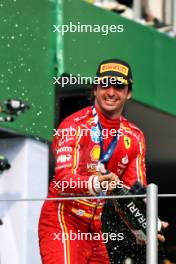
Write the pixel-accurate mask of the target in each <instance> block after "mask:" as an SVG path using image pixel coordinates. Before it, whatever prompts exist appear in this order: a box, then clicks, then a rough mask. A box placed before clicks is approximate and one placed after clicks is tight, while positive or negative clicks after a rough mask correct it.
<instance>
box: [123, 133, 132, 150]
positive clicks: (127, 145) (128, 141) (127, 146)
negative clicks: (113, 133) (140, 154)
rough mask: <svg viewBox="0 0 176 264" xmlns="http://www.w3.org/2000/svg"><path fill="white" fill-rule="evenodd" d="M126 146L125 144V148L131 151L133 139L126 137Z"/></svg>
mask: <svg viewBox="0 0 176 264" xmlns="http://www.w3.org/2000/svg"><path fill="white" fill-rule="evenodd" d="M124 144H125V148H126V149H129V148H130V147H131V138H129V137H127V136H124Z"/></svg>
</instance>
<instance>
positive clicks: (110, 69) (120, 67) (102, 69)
mask: <svg viewBox="0 0 176 264" xmlns="http://www.w3.org/2000/svg"><path fill="white" fill-rule="evenodd" d="M96 75H97V77H98V78H99V79H100V80H101V79H104V78H112V77H113V78H114V77H115V78H116V79H117V80H121V82H122V84H123V85H129V84H132V83H133V80H132V72H131V67H130V65H129V64H128V63H127V62H125V61H123V60H120V59H109V60H106V61H103V62H101V63H100V64H99V66H98V69H97V73H96Z"/></svg>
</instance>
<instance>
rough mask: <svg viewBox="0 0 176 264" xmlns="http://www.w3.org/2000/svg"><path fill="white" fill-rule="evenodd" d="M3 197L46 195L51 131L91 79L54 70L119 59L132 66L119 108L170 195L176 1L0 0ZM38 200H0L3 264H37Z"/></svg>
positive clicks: (84, 99) (175, 120)
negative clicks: (64, 28)
mask: <svg viewBox="0 0 176 264" xmlns="http://www.w3.org/2000/svg"><path fill="white" fill-rule="evenodd" d="M0 21H1V23H0V58H1V64H0V199H1V200H6V199H12V200H15V199H16V200H18V199H25V198H28V199H30V198H32V199H34V198H44V197H46V195H47V190H48V183H49V180H50V179H51V178H52V177H53V175H54V159H53V155H52V153H51V148H50V144H51V142H52V137H53V134H54V131H53V129H54V128H57V126H58V124H59V123H60V122H61V121H62V120H63V119H64V118H65V117H66V116H68V115H69V114H71V113H73V112H74V111H76V110H79V109H81V108H83V107H84V106H87V105H89V104H90V98H91V90H92V85H91V84H86V85H85V84H75V85H71V84H68V85H65V87H62V85H61V84H59V83H57V82H56V83H55V84H54V80H53V77H61V78H62V77H64V76H70V75H73V76H78V74H79V75H80V76H82V77H83V76H91V77H92V78H93V77H94V76H95V72H96V68H97V65H98V64H99V62H100V61H103V60H105V59H109V58H121V59H124V60H126V61H128V62H129V64H130V65H131V67H132V71H133V78H134V86H133V99H132V100H131V101H130V102H129V103H128V104H127V106H126V108H125V111H124V115H125V116H126V117H127V118H128V119H129V120H130V121H132V122H134V123H136V124H137V125H138V126H139V127H140V128H141V129H142V130H143V131H144V134H145V137H146V144H147V156H146V163H147V175H148V182H149V183H150V182H154V183H156V184H157V185H158V188H159V193H173V194H176V189H175V184H176V89H175V83H176V74H175V69H176V38H175V37H176V1H174V0H167V1H166V0H156V1H151V0H133V1H132V0H128V1H125V0H124V1H123V0H120V1H93V0H90V1H83V0H63V1H62V0H57V1H56V0H38V1H33V0H1V3H0ZM70 22H72V24H74V25H78V24H79V23H80V24H82V25H92V26H95V25H99V26H100V27H101V26H103V25H109V26H111V25H123V28H124V31H123V32H121V33H120V32H118V33H117V32H108V34H107V35H103V34H102V32H67V33H65V34H61V32H57V31H56V32H54V26H53V25H68V24H69V23H70ZM41 204H42V202H40V201H31V202H15V201H13V202H5V201H4V202H0V219H1V221H0V260H1V262H0V263H3V264H9V263H12V261H13V263H14V264H17V263H18V264H27V263H40V257H39V250H38V241H37V239H38V238H37V223H38V216H39V213H40V208H41ZM175 207H176V198H167V199H166V198H160V199H159V215H160V218H162V219H163V220H167V221H169V222H170V227H169V228H168V230H167V231H166V243H165V247H166V249H167V251H168V252H169V256H171V257H170V258H171V260H172V262H168V263H175V262H176V239H175V237H176V217H175V216H176V213H175V210H174V208H175Z"/></svg>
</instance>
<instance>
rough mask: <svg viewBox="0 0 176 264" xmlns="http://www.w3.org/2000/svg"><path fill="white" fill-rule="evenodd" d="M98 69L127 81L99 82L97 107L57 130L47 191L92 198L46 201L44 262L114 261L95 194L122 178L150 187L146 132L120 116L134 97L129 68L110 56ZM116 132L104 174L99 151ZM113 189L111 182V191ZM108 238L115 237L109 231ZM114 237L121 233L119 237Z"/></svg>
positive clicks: (41, 223) (129, 183)
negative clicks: (53, 164) (148, 181)
mask: <svg viewBox="0 0 176 264" xmlns="http://www.w3.org/2000/svg"><path fill="white" fill-rule="evenodd" d="M102 69H104V71H103V70H102ZM125 70H126V71H128V74H127V75H126V72H125ZM98 72H99V74H98V73H97V75H98V76H99V77H102V76H101V74H102V72H103V73H104V74H105V75H104V76H108V78H109V76H116V78H117V79H118V77H122V76H123V78H124V83H122V84H119V83H118V84H117V85H114V84H113V85H111V84H108V86H107V87H103V85H102V83H100V84H98V85H97V86H96V88H94V95H95V105H94V106H93V107H91V106H89V107H86V108H84V109H82V110H80V111H78V112H76V113H74V114H72V115H71V116H69V117H67V118H66V119H65V120H64V121H63V122H62V123H61V124H60V126H59V128H58V129H57V131H55V135H54V140H53V151H54V154H55V157H56V169H55V177H54V179H53V180H52V182H51V184H50V188H49V195H48V197H50V198H51V197H52V198H58V197H65V196H67V197H68V196H69V197H70V196H92V199H86V197H85V198H84V199H83V198H82V199H75V200H64V199H63V200H59V201H56V200H55V201H54V200H53V201H45V203H44V205H43V208H42V212H41V216H40V221H39V242H40V253H41V257H42V263H43V264H60V263H61V264H62V263H65V264H88V263H89V264H93V263H94V264H95V263H104V264H108V263H110V262H109V257H108V254H107V251H106V244H105V242H106V241H105V236H104V234H102V233H101V213H102V207H103V204H104V200H102V199H98V198H97V197H96V199H95V198H93V196H98V195H99V194H101V193H102V190H103V186H105V185H104V183H105V182H106V183H107V182H108V184H109V183H112V182H113V181H115V183H116V184H117V183H118V184H119V183H120V182H121V184H123V186H125V187H127V188H129V187H130V186H132V185H133V184H134V182H136V180H138V181H141V182H142V183H143V184H144V185H146V174H145V143H144V136H143V133H142V132H141V130H140V129H139V128H137V127H136V126H135V125H133V124H132V123H130V122H128V121H127V120H126V119H125V118H124V117H122V116H121V112H122V110H123V107H124V104H125V102H126V100H128V99H129V98H130V96H131V89H130V88H129V87H130V85H129V84H131V81H130V80H131V78H132V76H131V71H130V67H129V65H128V64H127V63H125V62H123V61H121V60H108V61H105V62H103V63H101V64H100V66H99V70H98ZM124 73H125V74H124ZM98 124H101V138H100V135H98V134H96V132H97V130H98V129H99V128H98ZM117 132H118V133H117ZM115 136H116V137H117V142H116V144H115V146H114V148H113V150H112V151H111V152H112V153H111V156H110V157H109V160H108V162H104V166H105V167H106V169H108V171H109V174H108V175H107V176H106V175H103V171H102V169H100V171H99V172H97V171H98V169H97V168H98V166H99V161H101V158H102V157H101V153H102V152H104V153H105V154H107V153H109V152H106V151H107V150H108V149H109V146H110V145H112V144H111V142H112V140H113V138H114V137H115ZM102 142H103V145H102V144H101V143H102ZM111 148H112V146H111ZM107 155H109V154H107ZM105 158H106V155H104V159H105ZM117 179H118V181H117ZM106 187H107V186H106ZM113 188H115V187H112V188H111V187H110V188H109V185H108V187H107V191H108V193H110V192H111V190H112V189H113ZM106 235H107V234H106ZM106 239H111V237H110V234H108V236H106ZM113 239H114V238H113ZM116 239H119V240H121V239H123V237H122V235H119V236H117V237H116Z"/></svg>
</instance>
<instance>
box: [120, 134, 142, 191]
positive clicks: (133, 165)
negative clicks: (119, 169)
mask: <svg viewBox="0 0 176 264" xmlns="http://www.w3.org/2000/svg"><path fill="white" fill-rule="evenodd" d="M145 153H146V147H145V139H144V135H143V134H142V132H141V134H140V136H139V138H138V140H137V144H136V148H135V149H134V155H132V159H131V161H130V162H129V164H128V167H127V169H126V170H125V173H124V175H123V178H122V180H123V183H124V186H127V187H131V186H132V185H133V184H134V183H135V182H136V181H137V180H138V181H140V182H141V183H142V184H143V185H144V186H146V184H147V180H146V166H145Z"/></svg>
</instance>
